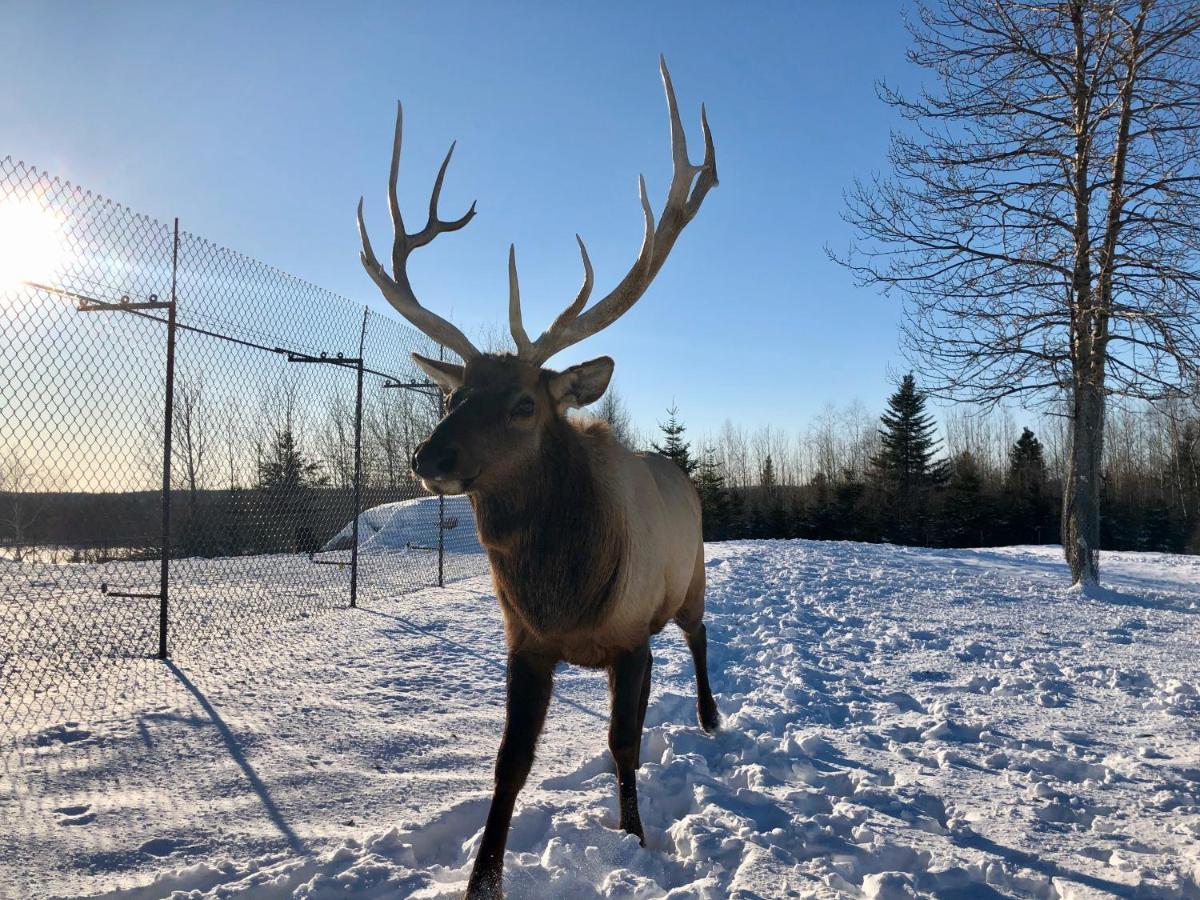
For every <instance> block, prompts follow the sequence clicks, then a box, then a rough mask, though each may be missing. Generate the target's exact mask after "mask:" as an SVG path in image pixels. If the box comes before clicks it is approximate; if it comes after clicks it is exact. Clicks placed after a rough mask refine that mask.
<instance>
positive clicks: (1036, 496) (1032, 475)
mask: <svg viewBox="0 0 1200 900" xmlns="http://www.w3.org/2000/svg"><path fill="white" fill-rule="evenodd" d="M1006 488H1007V493H1008V499H1009V503H1010V513H1009V518H1010V520H1011V529H1010V532H1011V533H1010V535H1009V539H1010V540H1013V541H1016V542H1018V543H1027V542H1035V543H1040V542H1041V541H1042V540H1044V539H1045V538H1046V537H1047V536H1048V535H1046V533H1045V532H1047V531H1048V529H1047V528H1046V522H1047V519H1048V518H1049V512H1050V509H1049V506H1050V505H1049V502H1048V498H1047V497H1046V460H1045V457H1044V455H1043V454H1042V444H1041V441H1039V440H1038V439H1037V437H1036V436H1035V435H1034V433H1033V432H1032V431H1031V430H1029V429H1028V428H1024V429H1022V430H1021V436H1020V437H1019V438H1018V439H1017V442H1016V443H1015V444H1013V445H1012V447H1011V448H1009V451H1008V479H1007V483H1006Z"/></svg>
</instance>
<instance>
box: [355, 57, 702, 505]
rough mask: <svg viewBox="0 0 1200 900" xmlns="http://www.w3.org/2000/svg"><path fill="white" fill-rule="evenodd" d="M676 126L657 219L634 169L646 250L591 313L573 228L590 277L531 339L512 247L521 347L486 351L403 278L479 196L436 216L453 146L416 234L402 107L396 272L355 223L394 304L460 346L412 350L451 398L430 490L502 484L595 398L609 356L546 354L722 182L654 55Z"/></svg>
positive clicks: (644, 267)
mask: <svg viewBox="0 0 1200 900" xmlns="http://www.w3.org/2000/svg"><path fill="white" fill-rule="evenodd" d="M659 70H660V72H661V73H662V80H663V87H664V89H665V91H666V95H667V109H668V112H669V114H670V124H671V160H672V176H671V185H670V187H669V189H668V191H667V199H666V203H665V205H664V207H663V212H662V215H661V216H660V217H659V220H658V222H657V224H656V223H655V220H654V211H653V209H652V208H651V206H650V201H649V199H648V198H647V196H646V182H645V180H644V179H643V178H641V177H640V176H639V178H638V193H639V197H640V199H641V204H642V213H643V216H644V219H645V233H644V236H643V238H642V248H641V251H640V252H639V253H638V256H637V259H636V260H635V261H634V263H633V266H632V267H631V268H630V269H629V271H628V272H627V273H626V275H625V277H624V278H622V279H621V281H620V283H618V284H617V286H616V287H615V288H614V289H613V290H612V291H611V292H610V293H609V294H608V295H607V296H605V297H603V298H602V299H601V300H599V301H597V302H596V303H595V304H593V305H592V306H591V307H590V308H589V309H587V310H585V309H584V307H585V306H586V305H587V301H588V298H589V297H590V296H591V292H592V282H593V273H592V264H591V261H590V260H589V259H588V254H587V248H586V247H585V246H584V243H583V241H582V239H580V238H579V236H578V235H576V238H575V239H576V241H578V243H579V252H580V255H581V257H582V259H583V272H584V276H583V285H582V287H581V288H580V289H579V293H578V294H577V295H576V297H575V299H574V301H573V302H572V303H571V304H570V305H569V306H568V307H567V308H566V309H565V310H563V311H562V313H560V314H559V316H558V318H556V319H555V320H554V322H553V323H552V324H551V325H550V327H549V328H547V329H546V331H545V332H543V333H542V335H541V336H540V337H538V338H537V340H534V341H531V340H530V339H529V335H528V334H527V333H526V331H525V326H524V324H523V323H522V320H521V293H520V288H519V286H518V283H517V264H516V253H515V249H514V248H512V247H510V248H509V254H508V283H509V299H508V321H509V328H510V330H511V332H512V337H513V341H514V342H515V343H516V347H517V352H516V353H515V354H511V353H503V354H496V353H481V352H480V351H479V350H478V349H476V347H475V345H474V344H472V343H471V341H470V340H469V339H468V338H467V337H466V335H464V334H463V333H462V332H461V331H460V330H459V329H458V328H457V327H455V326H454V325H453V324H451V323H450V322H448V321H446V320H445V319H443V318H442V317H441V316H439V315H437V314H436V313H433V312H431V311H429V310H428V309H426V308H425V307H423V306H422V305H421V304H420V303H419V302H418V300H417V298H416V295H415V294H414V293H413V289H412V285H411V283H410V282H409V279H408V272H407V263H408V257H409V254H410V253H411V252H412V251H413V250H415V249H416V248H418V247H423V246H425V245H426V244H428V243H429V242H430V241H432V240H433V239H434V238H435V237H437V236H438V235H439V234H442V233H443V232H447V231H457V230H458V229H460V228H462V227H463V226H464V225H466V224H467V223H468V222H469V221H470V220H471V219H472V217H473V216H474V215H475V204H474V203H472V204H471V208H470V209H469V210H467V212H466V214H465V215H464V216H463V217H462V218H460V219H456V220H454V221H443V220H442V219H441V218H439V216H438V197H439V195H440V194H441V190H442V181H443V179H444V178H445V175H446V168H447V166H449V164H450V157H451V155H452V154H453V153H454V144H451V145H450V150H449V152H448V153H447V154H446V158H445V159H444V160H443V161H442V165H441V168H440V169H439V170H438V174H437V178H436V180H435V181H434V185H433V194H432V196H431V197H430V201H429V219H428V221H427V222H426V225H425V227H424V228H423V229H421V230H420V231H418V232H416V233H414V234H409V233H408V232H407V231H406V230H405V227H404V220H403V218H402V217H401V214H400V204H399V201H398V200H397V197H396V179H397V175H398V173H399V169H400V146H401V135H402V130H403V113H402V110H401V108H400V106H399V104H397V108H396V132H395V138H394V141H393V143H392V165H391V172H390V177H389V180H388V204H389V207H390V209H391V214H392V224H393V227H394V230H395V236H394V240H393V244H392V274H391V275H390V276H389V275H388V274H387V272H386V271H385V270H384V268H383V266H381V265H380V263H379V261H378V259H376V257H375V252H374V250H373V249H372V248H371V242H370V239H369V238H368V237H367V231H366V226H365V225H364V223H363V215H362V200H361V199H360V200H359V202H358V228H359V234H360V235H361V237H362V255H361V259H362V264H363V267H364V268H365V269H366V270H367V274H368V275H370V276H371V279H372V280H373V281H374V282H375V284H376V285H377V286H378V287H379V289H380V291H381V292H382V293H383V295H384V297H386V298H387V300H388V302H389V303H391V305H392V306H393V307H395V309H396V310H397V312H399V313H400V314H401V315H403V316H404V317H405V318H406V319H408V321H409V322H411V323H412V324H413V325H415V326H416V327H417V328H418V329H420V330H421V331H422V332H424V333H425V334H426V335H428V336H429V337H430V338H432V339H433V340H435V341H437V342H438V343H439V344H441V345H442V346H444V347H446V348H447V349H449V350H451V351H453V352H454V353H457V354H458V355H459V356H460V357H461V358H462V360H463V362H462V364H458V363H451V362H443V361H439V360H434V359H429V358H427V357H424V356H421V355H420V354H416V353H414V354H413V359H414V360H415V361H416V363H417V365H418V366H420V368H421V369H422V370H423V371H424V372H425V374H426V375H428V376H429V377H430V378H431V379H432V380H433V381H434V382H435V383H436V384H437V385H438V386H439V387H440V388H441V390H442V391H443V393H444V394H445V396H446V406H445V410H446V413H445V416H444V417H443V418H442V420H441V421H440V422H439V423H438V425H437V427H436V428H435V429H434V431H433V433H432V434H431V435H430V436H429V438H428V439H427V440H426V441H424V442H423V443H422V444H421V445H420V446H419V447H418V448H417V451H416V453H415V454H414V455H413V460H412V464H413V471H414V472H415V473H416V474H417V475H418V477H420V478H421V480H422V481H423V482H424V484H425V486H426V487H427V488H429V489H430V490H431V491H434V492H436V493H443V494H457V493H463V492H465V491H468V490H480V489H485V488H486V487H487V486H488V485H489V484H495V483H500V482H501V481H502V480H504V479H506V477H507V476H511V475H513V474H514V473H515V472H517V471H519V470H520V469H521V468H522V467H523V466H526V465H528V464H529V463H530V462H531V461H533V460H535V459H537V458H538V455H539V453H540V451H541V448H542V445H543V443H544V441H545V438H546V436H547V434H549V433H551V432H553V431H554V430H555V429H559V428H563V427H565V426H566V422H565V416H566V413H567V411H568V410H570V409H573V408H576V407H581V406H586V405H587V404H589V403H593V402H595V401H596V400H598V399H600V397H601V395H602V394H603V393H604V391H605V389H606V388H607V387H608V382H609V379H610V378H611V376H612V371H613V361H612V360H611V359H610V358H609V357H606V356H602V357H600V358H598V359H594V360H591V361H590V362H586V363H582V364H581V365H578V366H573V367H571V368H569V369H567V370H565V371H563V372H556V371H554V370H552V369H548V368H544V364H545V363H546V361H547V360H549V359H550V357H552V356H554V355H555V354H556V353H558V352H559V351H561V350H563V349H565V348H566V347H569V346H571V345H572V344H576V343H579V342H580V341H582V340H583V339H584V338H586V337H589V336H591V335H593V334H595V333H597V332H598V331H601V330H602V329H604V328H606V327H608V326H609V325H611V324H612V323H613V322H614V321H616V320H617V319H618V318H619V317H620V316H621V315H623V314H624V313H625V312H626V311H627V310H628V309H629V308H630V307H631V306H633V304H634V303H636V302H637V301H638V299H639V298H640V297H641V296H642V294H643V293H645V291H646V288H648V287H649V286H650V282H651V281H653V280H654V277H655V276H656V275H657V274H658V272H659V269H661V268H662V265H663V263H664V262H666V259H667V255H668V254H669V253H670V252H671V248H672V247H673V246H674V244H675V240H676V239H677V238H678V237H679V234H680V233H681V232H682V231H683V229H684V227H685V226H686V225H687V224H688V222H690V221H691V220H692V218H693V217H694V216H695V215H696V213H697V212H698V211H699V209H700V204H701V203H702V202H703V201H704V197H705V195H706V194H707V193H708V191H709V190H710V189H711V188H712V187H713V186H714V185H716V184H717V167H716V153H715V150H714V148H713V140H712V134H711V132H710V131H709V127H708V118H707V116H706V114H705V111H704V107H703V106H701V107H700V122H701V127H702V128H703V133H704V161H703V162H702V163H701V164H700V165H698V166H697V165H692V163H691V162H690V161H689V159H688V152H687V138H686V136H685V134H684V131H683V124H682V122H681V121H680V118H679V108H678V106H677V104H676V102H675V91H674V88H673V87H672V86H671V76H670V74H669V73H668V72H667V65H666V61H665V60H663V59H662V58H661V57H660V58H659Z"/></svg>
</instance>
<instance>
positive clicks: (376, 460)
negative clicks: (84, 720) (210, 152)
mask: <svg viewBox="0 0 1200 900" xmlns="http://www.w3.org/2000/svg"><path fill="white" fill-rule="evenodd" d="M0 234H3V235H4V236H5V238H6V239H15V240H18V241H19V242H21V246H20V247H19V248H18V251H19V252H17V253H15V254H13V253H11V252H10V253H6V254H5V257H6V258H7V257H12V258H13V259H14V260H15V263H14V264H13V265H4V266H0V321H2V322H3V328H2V329H0V361H2V363H3V376H2V386H3V395H2V400H3V409H2V412H0V738H3V737H4V736H5V734H10V735H11V733H12V732H13V731H14V730H15V731H16V732H23V733H24V734H25V736H26V737H29V736H30V734H31V732H30V731H29V728H32V727H36V724H35V723H33V722H31V719H46V717H47V716H49V718H50V719H52V718H54V710H53V709H46V706H47V704H49V705H50V706H51V707H53V705H54V704H53V703H51V702H50V701H49V700H47V698H48V697H50V696H52V695H53V696H61V694H62V692H61V691H59V690H58V688H59V687H61V684H62V682H63V681H64V679H67V678H74V679H76V680H79V681H80V683H84V682H85V681H86V679H85V678H84V676H87V675H89V673H91V672H92V671H93V670H94V669H95V667H96V665H97V664H98V663H101V662H107V663H112V662H114V661H119V660H126V661H128V660H139V659H145V658H147V657H149V656H152V655H154V654H155V653H157V652H158V650H159V640H160V629H161V628H163V627H164V625H165V636H166V639H167V642H168V647H169V649H170V651H171V652H172V653H174V652H176V651H183V652H198V653H200V652H204V649H205V648H207V647H210V646H211V645H212V644H213V643H214V642H217V641H221V640H227V639H239V640H244V639H245V638H247V637H248V636H253V635H261V634H264V633H266V632H269V631H270V630H271V628H272V627H273V626H275V625H277V624H278V623H280V622H282V621H287V620H294V619H297V618H302V617H305V616H311V615H316V614H320V613H324V612H328V611H330V610H334V609H339V608H344V607H346V606H348V605H349V604H350V603H351V598H352V593H354V594H356V598H355V599H357V600H358V601H359V602H363V601H369V599H370V598H371V597H380V596H394V595H396V594H398V593H403V592H407V591H410V590H414V589H417V588H420V587H426V586H429V585H433V584H438V583H440V582H441V581H442V580H451V579H453V578H457V577H462V576H465V575H470V574H477V573H479V572H482V571H484V570H485V568H486V563H485V562H484V557H483V554H482V552H481V550H480V548H479V545H478V543H477V540H476V538H475V531H474V527H473V523H472V521H471V518H470V508H469V506H467V505H465V504H464V503H463V502H462V501H461V500H450V501H448V502H446V501H440V500H438V499H437V498H431V497H426V496H422V492H421V491H420V489H419V485H418V484H417V483H416V482H415V481H414V479H413V477H412V475H411V473H410V470H409V465H408V460H409V459H410V458H411V455H412V451H413V449H414V448H415V445H416V444H417V443H418V442H419V441H420V440H421V439H423V438H424V437H425V436H426V435H427V434H428V433H429V431H430V429H431V427H432V425H433V423H434V422H435V421H436V419H437V417H438V412H439V399H438V396H437V393H436V390H434V389H432V386H431V385H429V384H428V383H427V382H425V379H424V378H423V376H421V375H420V374H419V372H418V371H417V370H416V368H415V367H414V366H413V365H412V362H411V359H410V356H409V354H410V352H411V351H413V350H416V351H419V352H423V353H427V354H428V353H432V354H433V355H436V354H437V349H436V348H435V347H433V346H431V344H430V342H429V341H428V339H427V338H425V337H424V336H423V335H420V334H419V333H417V332H415V331H413V330H412V329H410V328H407V327H405V326H403V325H401V324H400V323H398V322H396V321H394V320H391V319H388V318H385V317H382V316H379V315H376V314H373V313H370V312H369V311H368V310H366V309H365V308H363V307H362V306H356V305H354V304H352V303H350V302H349V301H348V300H346V299H344V298H342V297H340V296H337V295H335V294H332V293H330V292H328V291H325V290H323V289H321V288H319V287H316V286H315V285H312V284H309V283H307V282H305V281H303V280H301V279H298V278H296V277H294V276H291V275H289V274H287V273H285V272H281V271H279V270H278V269H275V268H272V267H270V266H268V265H265V264H263V263H261V262H258V261H256V260H253V259H250V258H249V257H246V256H244V255H242V254H240V253H237V252H235V251H232V250H229V249H226V248H223V247H219V246H216V245H214V244H212V243H211V242H209V241H207V240H205V239H204V238H201V237H198V236H196V235H192V234H189V233H187V232H182V233H181V232H178V230H177V225H176V226H172V225H167V224H165V223H163V222H159V221H156V220H154V219H150V218H148V217H146V216H143V215H139V214H137V213H135V212H134V211H132V210H130V209H129V208H127V207H125V206H122V205H120V204H117V203H114V202H112V201H110V200H107V199H105V198H103V197H99V196H97V195H95V194H93V193H90V192H88V191H85V190H83V189H81V188H78V187H76V186H74V185H72V184H70V183H68V182H66V181H63V180H60V179H58V178H54V177H52V176H50V175H48V174H46V173H44V172H41V171H39V170H37V169H35V168H33V167H31V166H28V165H26V164H24V163H21V162H18V161H15V160H13V159H11V158H6V159H3V160H0ZM8 269H14V271H8ZM172 299H174V310H173V313H174V321H175V324H174V326H172V325H171V324H170V320H171V318H172V310H171V309H170V304H171V301H172ZM171 335H173V336H174V345H173V352H170V351H169V338H170V336H171ZM169 365H170V368H171V369H172V373H171V375H170V376H169V375H168V368H169ZM169 378H171V379H173V389H172V390H171V391H169V392H168V389H167V384H168V380H169ZM360 397H361V401H360V399H359V398H360ZM168 425H169V428H168V427H167V426H168ZM164 452H165V454H166V455H165V456H164ZM166 459H169V461H170V467H169V489H168V490H164V478H163V471H164V460H166ZM164 502H165V505H166V506H167V507H168V509H169V511H170V531H169V537H167V539H166V541H165V542H164V528H163V511H164ZM356 522H357V526H358V527H357V531H358V535H357V537H358V542H357V544H356V543H355V541H354V534H355V523H356ZM356 548H357V552H356ZM164 560H165V563H166V566H165V568H166V570H167V579H166V581H165V582H163V581H162V576H163V569H164ZM164 584H165V586H166V602H165V610H166V616H165V618H164V616H163V615H162V613H163V610H164V602H163V601H164V598H163V591H162V586H163V585H164ZM54 702H60V701H54ZM46 720H47V721H49V719H46ZM43 724H44V722H43Z"/></svg>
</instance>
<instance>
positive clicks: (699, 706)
mask: <svg viewBox="0 0 1200 900" xmlns="http://www.w3.org/2000/svg"><path fill="white" fill-rule="evenodd" d="M696 716H697V718H699V719H700V727H701V728H703V729H704V730H705V731H707V732H708V733H709V734H716V732H717V731H719V730H720V728H721V714H720V713H719V712H717V704H716V703H712V702H709V703H705V702H703V701H699V702H697V703H696Z"/></svg>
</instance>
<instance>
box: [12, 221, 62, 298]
mask: <svg viewBox="0 0 1200 900" xmlns="http://www.w3.org/2000/svg"><path fill="white" fill-rule="evenodd" d="M62 256H63V236H62V230H61V228H60V227H59V222H58V220H57V218H56V217H55V216H54V214H53V213H51V212H50V211H49V210H47V209H45V208H44V207H42V206H41V205H40V204H39V203H37V201H36V200H34V199H32V198H31V199H24V200H22V199H5V200H0V292H2V291H11V290H15V289H16V288H18V287H20V286H21V285H22V284H24V283H25V282H30V281H32V282H43V283H44V282H46V281H48V280H50V277H51V276H52V275H53V274H54V272H55V270H56V269H57V268H58V266H59V264H60V263H61V261H62Z"/></svg>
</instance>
